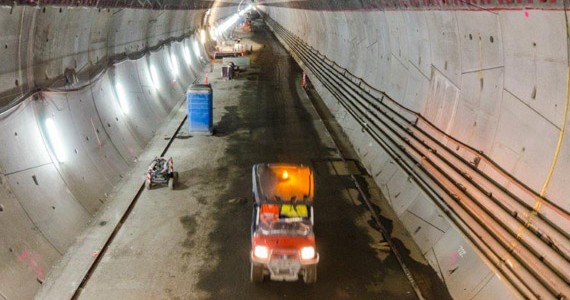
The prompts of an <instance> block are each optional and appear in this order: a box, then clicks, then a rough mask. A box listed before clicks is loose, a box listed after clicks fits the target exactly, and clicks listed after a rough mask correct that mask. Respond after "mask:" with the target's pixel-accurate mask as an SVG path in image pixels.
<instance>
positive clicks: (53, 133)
mask: <svg viewBox="0 0 570 300" xmlns="http://www.w3.org/2000/svg"><path fill="white" fill-rule="evenodd" d="M46 128H47V133H48V137H49V143H50V145H51V148H52V151H53V152H54V154H55V157H56V159H57V161H59V162H60V163H62V162H64V161H65V158H66V157H65V150H64V149H63V145H62V143H61V138H60V135H59V132H58V130H57V128H56V127H55V122H54V121H53V119H52V118H47V119H46Z"/></svg>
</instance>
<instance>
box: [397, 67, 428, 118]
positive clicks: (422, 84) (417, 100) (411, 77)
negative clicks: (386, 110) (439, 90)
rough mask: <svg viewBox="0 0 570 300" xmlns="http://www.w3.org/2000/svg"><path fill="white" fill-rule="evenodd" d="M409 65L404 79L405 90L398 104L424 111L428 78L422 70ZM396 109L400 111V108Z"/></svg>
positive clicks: (415, 110) (416, 110)
mask: <svg viewBox="0 0 570 300" xmlns="http://www.w3.org/2000/svg"><path fill="white" fill-rule="evenodd" d="M410 66H411V67H410V69H409V70H408V78H407V80H406V81H407V84H406V91H405V94H404V97H403V98H402V101H401V102H400V104H402V105H403V106H404V107H406V108H408V109H410V110H412V111H414V112H420V111H425V110H426V107H425V105H426V99H427V97H428V92H429V87H430V80H429V78H428V77H425V75H424V73H423V72H421V71H420V70H418V69H417V68H416V67H415V66H412V64H411V63H410ZM398 111H401V109H399V108H398Z"/></svg>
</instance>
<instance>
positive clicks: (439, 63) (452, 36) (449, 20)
mask: <svg viewBox="0 0 570 300" xmlns="http://www.w3.org/2000/svg"><path fill="white" fill-rule="evenodd" d="M426 21H427V26H428V30H429V33H430V35H429V37H430V50H431V62H432V65H433V67H434V68H436V69H437V70H438V71H439V72H441V73H442V74H443V75H444V76H445V77H447V78H448V79H449V80H450V81H451V82H452V83H453V84H455V85H456V86H458V85H459V82H460V81H461V77H460V74H461V46H460V43H461V42H460V38H459V33H458V26H457V21H456V16H455V14H454V13H450V12H445V11H430V12H429V13H427V15H426Z"/></svg>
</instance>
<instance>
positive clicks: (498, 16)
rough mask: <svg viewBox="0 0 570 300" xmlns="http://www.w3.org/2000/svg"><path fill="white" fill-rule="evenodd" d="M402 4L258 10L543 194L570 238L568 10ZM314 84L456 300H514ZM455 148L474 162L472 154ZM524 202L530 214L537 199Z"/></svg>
mask: <svg viewBox="0 0 570 300" xmlns="http://www.w3.org/2000/svg"><path fill="white" fill-rule="evenodd" d="M404 2H406V3H407V1H400V2H397V1H387V2H382V3H379V2H376V3H372V2H370V1H363V2H360V1H345V2H335V1H314V2H311V3H307V2H295V3H289V4H283V3H272V2H271V1H262V2H261V3H260V5H258V7H259V8H260V9H261V10H262V11H263V12H264V14H266V16H267V18H268V20H273V21H275V22H276V23H277V24H279V25H280V26H282V27H284V28H285V29H286V30H288V31H290V32H291V33H292V34H294V35H295V36H297V37H298V38H300V39H301V40H302V41H304V42H305V43H307V44H308V45H309V46H311V47H313V48H314V49H316V50H318V51H319V52H320V53H321V54H323V55H325V56H326V57H327V58H328V59H330V60H331V61H334V62H336V64H338V65H339V66H340V67H343V68H346V69H347V70H348V71H349V72H350V73H352V74H354V75H355V76H356V77H359V78H361V79H362V80H363V81H365V82H366V83H368V84H369V85H371V86H372V87H374V88H376V89H378V90H380V91H383V92H385V93H386V94H387V95H389V96H390V97H391V98H393V99H395V100H396V101H397V102H399V103H400V104H402V105H403V106H405V107H407V108H409V109H411V110H413V111H415V112H417V113H419V114H421V115H423V116H424V117H425V118H426V119H427V120H429V121H431V122H432V123H433V124H435V125H436V126H437V127H438V128H439V129H441V130H442V131H443V132H445V133H446V134H447V135H449V136H451V137H453V138H455V139H457V140H459V141H461V142H463V143H465V144H467V145H469V146H471V147H473V148H475V149H477V150H480V151H482V152H483V153H485V154H487V155H488V156H489V157H490V158H491V159H492V160H493V161H495V162H496V163H497V164H498V165H500V166H501V167H502V168H504V169H505V170H506V171H508V172H509V173H510V174H512V175H513V176H514V177H516V178H517V179H519V180H520V181H522V182H523V183H524V184H526V185H527V186H528V187H530V188H531V189H532V190H534V191H535V192H536V193H537V194H541V195H543V196H545V197H546V198H547V199H549V200H550V201H552V202H553V203H555V204H556V205H558V206H559V207H561V208H562V209H564V210H566V218H565V217H564V214H562V215H561V216H554V215H552V216H551V217H552V218H553V219H554V222H555V223H557V224H558V225H559V226H560V227H561V228H562V229H563V230H564V231H565V232H568V230H569V229H570V227H569V226H568V218H567V211H568V209H569V208H570V201H568V197H567V195H568V193H569V192H570V184H569V183H570V175H569V173H568V170H569V168H570V139H569V137H568V134H569V133H568V132H564V131H563V129H564V128H566V127H567V125H568V120H566V118H565V112H566V111H567V110H568V74H567V70H568V68H567V66H568V40H567V28H568V27H567V25H568V24H567V17H566V16H565V11H564V10H562V9H553V10H542V8H541V7H534V9H533V8H530V9H526V8H525V6H524V4H523V5H521V6H520V7H515V8H514V9H513V8H512V7H511V9H504V8H505V7H503V8H501V7H496V5H495V8H494V9H490V8H492V7H487V8H486V9H480V8H477V7H476V6H470V5H469V4H465V3H463V2H461V3H459V4H457V2H453V3H455V5H457V6H455V7H454V6H453V5H451V4H450V6H448V7H443V8H442V7H438V6H437V5H439V4H436V3H433V2H432V4H433V5H432V7H425V6H424V7H422V6H420V7H419V8H418V6H417V5H418V3H419V2H416V6H415V7H412V6H411V5H410V6H404V4H403V3H404ZM412 2H413V1H410V3H412ZM371 3H372V4H371ZM397 3H399V6H398V4H397ZM410 3H408V4H410ZM422 3H428V5H429V2H422ZM438 3H439V2H438ZM443 3H446V2H445V1H444V2H443ZM450 3H451V2H450ZM482 3H483V2H482ZM485 3H487V2H485ZM491 3H492V2H488V4H491ZM493 3H494V2H493ZM500 3H503V2H500ZM509 3H510V2H509ZM390 4H391V5H390ZM461 5H463V7H460V6H461ZM288 6H289V7H288ZM491 6H492V5H491ZM407 7H408V8H409V9H407ZM543 8H544V7H543ZM276 34H277V36H278V37H280V36H279V34H278V33H277V32H276ZM284 44H285V43H284ZM304 68H305V69H307V68H306V67H304ZM311 75H313V74H312V73H311V72H309V76H310V79H311V80H312V81H313V83H314V85H315V88H316V89H317V91H318V92H319V94H320V95H321V96H322V97H323V99H324V101H325V102H326V104H327V106H328V107H329V109H330V110H331V111H332V112H333V114H334V115H335V117H336V118H337V120H338V122H339V123H340V125H341V126H342V127H343V130H344V131H345V133H346V134H347V135H348V137H349V139H350V140H351V142H352V143H353V145H354V147H355V149H357V150H358V152H359V155H360V158H361V159H362V161H363V163H364V164H365V166H366V168H367V169H368V171H369V172H370V174H373V176H375V180H376V182H377V183H378V184H379V185H380V187H381V188H382V189H383V191H384V193H385V196H386V197H387V198H388V200H389V202H391V205H392V207H393V208H394V210H395V211H396V213H397V214H398V216H399V218H400V219H401V221H402V222H403V223H404V225H405V226H406V228H407V229H408V231H409V232H410V235H412V237H413V238H414V240H415V241H416V243H417V245H418V246H419V248H420V249H421V251H422V253H423V254H424V255H425V257H426V259H427V260H428V262H429V263H430V264H431V266H432V267H433V268H434V269H435V270H436V271H437V272H438V274H439V275H440V277H441V278H442V279H443V281H444V282H445V283H446V285H447V286H448V288H449V290H450V292H451V294H452V296H454V297H455V298H457V299H508V298H513V297H517V296H515V295H516V293H515V292H514V291H513V290H512V289H511V288H510V286H509V285H508V284H507V283H506V282H505V281H504V280H502V279H501V276H500V275H497V274H496V272H497V270H496V269H494V268H493V267H491V266H490V264H489V263H488V261H486V260H484V259H483V258H482V257H481V254H480V252H479V251H478V250H477V249H475V247H473V245H472V244H471V243H470V242H469V241H468V240H467V239H466V238H465V237H464V236H463V234H462V233H461V232H460V231H459V230H458V229H457V228H456V227H455V226H453V225H452V224H451V222H450V221H449V220H448V219H447V218H446V217H445V213H443V212H442V211H441V210H440V209H438V208H437V207H436V206H435V205H434V204H433V202H432V201H431V200H430V199H429V197H428V195H426V194H425V193H423V192H422V191H421V190H420V188H419V187H418V186H417V185H415V184H414V182H412V181H411V180H409V175H408V174H406V173H405V172H404V171H402V170H401V169H400V168H398V167H397V166H396V164H395V163H394V160H393V158H391V157H390V156H389V155H388V154H387V153H386V151H384V150H383V149H382V147H380V146H379V145H378V144H377V143H376V142H375V141H374V140H373V139H372V138H371V137H370V136H369V135H368V134H367V133H366V132H364V130H361V129H362V124H359V123H358V121H356V120H355V119H354V118H352V117H351V116H350V114H349V113H347V111H346V110H345V109H344V108H343V107H342V106H341V105H339V102H338V100H337V99H335V97H334V96H333V94H331V92H330V91H328V90H327V88H325V87H324V86H323V84H322V83H321V82H319V81H318V80H317V78H315V77H314V76H313V77H311ZM561 132H562V133H563V136H562V138H563V140H562V144H561V147H560V149H559V151H558V152H559V156H558V157H556V153H557V147H558V143H559V137H560V135H561ZM440 141H441V142H442V143H444V144H446V145H448V146H450V147H451V146H453V147H454V148H455V143H454V142H453V141H451V140H450V139H449V138H447V137H446V136H443V135H442V136H440ZM457 149H458V153H459V154H460V155H462V156H463V157H465V158H466V159H469V160H470V161H472V160H473V156H472V155H471V154H470V153H469V152H468V151H465V150H464V147H461V149H460V147H459V145H458V146H457ZM479 169H481V170H483V171H484V172H487V173H488V174H489V176H491V177H493V178H495V179H496V180H498V181H500V182H501V183H503V184H504V185H505V186H506V187H507V188H512V189H513V190H515V189H517V187H516V184H514V183H511V182H508V181H506V180H505V179H504V178H502V177H501V176H497V175H496V174H494V171H493V168H492V167H490V166H489V165H486V164H482V165H479ZM551 169H552V174H550V175H549V172H551ZM528 201H529V203H531V205H532V204H534V203H535V202H536V199H528Z"/></svg>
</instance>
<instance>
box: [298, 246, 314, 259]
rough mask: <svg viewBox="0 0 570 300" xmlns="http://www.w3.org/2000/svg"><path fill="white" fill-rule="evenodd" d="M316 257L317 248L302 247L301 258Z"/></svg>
mask: <svg viewBox="0 0 570 300" xmlns="http://www.w3.org/2000/svg"><path fill="white" fill-rule="evenodd" d="M312 258H315V248H313V247H304V248H303V249H301V259H312Z"/></svg>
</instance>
